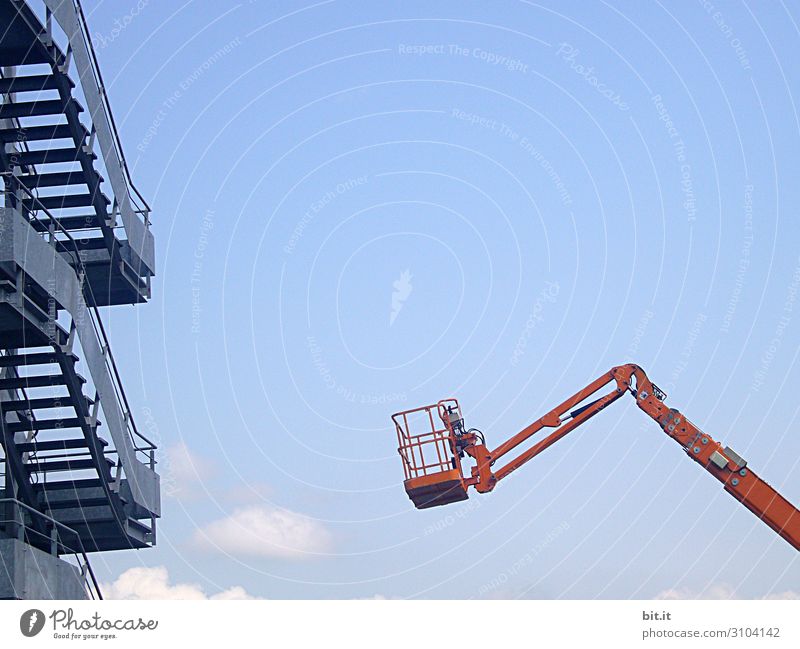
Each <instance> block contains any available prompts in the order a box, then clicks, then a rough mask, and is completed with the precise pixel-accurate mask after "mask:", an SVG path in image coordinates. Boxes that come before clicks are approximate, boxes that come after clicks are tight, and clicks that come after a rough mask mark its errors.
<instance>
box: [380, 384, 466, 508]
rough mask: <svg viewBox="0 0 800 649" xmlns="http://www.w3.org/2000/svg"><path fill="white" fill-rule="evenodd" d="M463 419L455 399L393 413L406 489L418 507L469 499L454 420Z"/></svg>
mask: <svg viewBox="0 0 800 649" xmlns="http://www.w3.org/2000/svg"><path fill="white" fill-rule="evenodd" d="M458 420H463V418H462V416H461V407H460V406H459V405H458V401H457V400H456V399H444V400H442V401H440V402H439V403H437V404H433V405H430V406H422V407H421V408H414V409H413V410H405V411H403V412H398V413H395V414H394V415H392V421H393V422H394V425H395V428H396V429H397V444H398V447H397V452H398V453H399V454H400V458H401V459H402V461H403V471H404V472H405V481H404V482H403V486H404V487H405V489H406V493H407V494H408V497H409V498H410V499H411V501H412V502H413V503H414V506H415V507H417V509H426V508H428V507H436V506H438V505H446V504H448V503H452V502H457V501H459V500H466V499H467V498H468V496H467V485H466V484H465V483H464V478H463V476H462V474H461V458H459V456H458V453H456V452H455V449H456V436H455V433H454V432H453V426H452V424H451V421H453V422H455V421H458Z"/></svg>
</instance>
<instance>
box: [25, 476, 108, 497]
mask: <svg viewBox="0 0 800 649" xmlns="http://www.w3.org/2000/svg"><path fill="white" fill-rule="evenodd" d="M102 486H103V480H101V479H100V478H81V479H79V480H61V481H57V482H40V483H37V484H34V485H32V489H33V490H34V491H39V492H44V493H48V492H54V491H69V492H72V493H74V492H76V491H78V490H81V489H90V488H92V487H102Z"/></svg>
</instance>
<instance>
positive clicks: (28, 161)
mask: <svg viewBox="0 0 800 649" xmlns="http://www.w3.org/2000/svg"><path fill="white" fill-rule="evenodd" d="M81 156H88V157H90V158H91V159H93V160H94V159H96V158H97V154H96V153H93V152H92V153H86V152H85V151H81V150H79V149H76V148H74V147H66V148H60V149H40V150H38V151H19V152H17V153H15V154H14V159H15V160H16V161H17V163H18V164H20V165H39V164H50V163H56V162H77V161H78V160H80V159H81Z"/></svg>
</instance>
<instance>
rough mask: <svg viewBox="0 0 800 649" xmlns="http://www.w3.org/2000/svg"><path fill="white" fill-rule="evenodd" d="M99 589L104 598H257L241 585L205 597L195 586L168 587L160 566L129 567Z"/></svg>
mask: <svg viewBox="0 0 800 649" xmlns="http://www.w3.org/2000/svg"><path fill="white" fill-rule="evenodd" d="M100 590H101V592H102V593H103V597H104V598H105V599H257V598H255V597H253V596H252V595H250V594H249V593H248V592H247V591H246V590H245V589H244V588H242V587H241V586H234V587H232V588H228V589H227V590H223V591H221V592H219V593H215V594H213V595H211V596H209V595H207V594H206V593H205V592H204V591H203V589H202V588H201V587H200V586H198V585H197V584H170V583H169V573H168V572H167V569H166V568H165V567H164V566H158V567H155V568H144V567H140V568H130V569H129V570H126V571H125V572H123V573H122V574H121V575H120V576H119V577H117V579H116V581H114V582H113V583H111V584H101V585H100Z"/></svg>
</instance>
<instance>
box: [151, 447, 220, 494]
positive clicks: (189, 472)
mask: <svg viewBox="0 0 800 649" xmlns="http://www.w3.org/2000/svg"><path fill="white" fill-rule="evenodd" d="M166 455H167V457H166V463H165V464H166V466H165V467H164V468H163V472H164V475H163V477H162V489H163V491H164V492H165V493H166V494H167V495H171V496H184V495H190V494H191V493H192V492H191V491H190V490H189V489H188V487H190V486H192V485H195V484H197V483H198V482H203V481H204V480H208V479H209V478H211V477H212V476H213V475H214V473H215V467H214V463H213V462H212V461H211V460H208V459H206V458H204V457H203V456H201V455H199V454H197V453H195V452H194V451H192V450H191V449H190V448H189V447H188V446H187V445H186V443H185V442H180V443H178V444H175V445H174V446H170V447H169V448H168V449H167V452H166Z"/></svg>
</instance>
